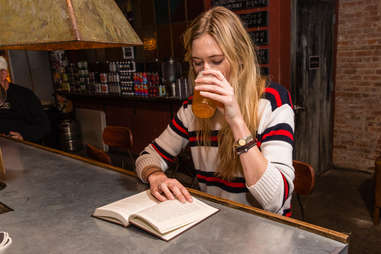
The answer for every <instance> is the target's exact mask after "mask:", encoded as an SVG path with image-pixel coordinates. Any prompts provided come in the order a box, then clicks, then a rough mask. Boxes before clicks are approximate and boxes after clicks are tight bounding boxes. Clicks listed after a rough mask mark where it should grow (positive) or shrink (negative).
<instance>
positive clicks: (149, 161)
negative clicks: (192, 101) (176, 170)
mask: <svg viewBox="0 0 381 254" xmlns="http://www.w3.org/2000/svg"><path fill="white" fill-rule="evenodd" d="M188 110H189V108H188V107H186V106H184V105H183V106H182V107H181V108H180V109H179V111H178V112H177V114H176V116H175V117H174V118H173V119H172V121H171V122H170V124H168V126H167V128H166V129H165V130H164V131H163V132H162V133H161V135H160V136H159V137H158V138H156V139H155V140H154V141H153V142H152V143H151V144H149V145H148V146H146V147H145V148H144V150H143V151H142V152H141V153H140V156H139V157H138V158H137V160H136V172H137V174H138V177H139V178H140V179H141V180H142V181H143V182H144V181H145V179H144V177H143V175H144V171H145V170H148V169H149V168H159V169H161V170H163V171H165V170H167V169H168V166H170V165H171V164H173V163H175V162H176V156H177V155H178V154H179V153H180V152H181V151H182V149H184V148H185V147H186V145H187V144H188V142H189V141H188V135H189V134H188V128H187V127H186V126H187V122H188V119H189V117H190V116H189V112H187V111H188Z"/></svg>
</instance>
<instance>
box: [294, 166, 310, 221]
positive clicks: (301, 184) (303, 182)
mask: <svg viewBox="0 0 381 254" xmlns="http://www.w3.org/2000/svg"><path fill="white" fill-rule="evenodd" d="M293 166H294V169H295V179H294V193H295V194H296V199H297V201H298V204H299V207H300V212H301V215H302V219H303V220H304V207H303V204H302V202H301V200H300V195H308V194H310V193H311V191H312V189H313V188H314V186H315V171H314V169H313V168H312V167H311V165H309V164H308V163H305V162H302V161H297V160H294V161H293Z"/></svg>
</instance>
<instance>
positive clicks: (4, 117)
mask: <svg viewBox="0 0 381 254" xmlns="http://www.w3.org/2000/svg"><path fill="white" fill-rule="evenodd" d="M7 77H8V64H7V61H6V60H5V58H4V57H3V56H0V85H1V87H2V88H3V89H1V93H0V96H1V95H2V94H4V95H5V96H6V97H5V96H3V97H5V98H3V100H2V99H1V98H0V133H1V134H5V135H9V136H10V137H12V138H15V139H19V140H28V141H31V142H41V140H42V138H44V137H45V136H46V135H47V134H48V133H49V130H50V127H49V120H48V117H47V116H46V114H45V112H44V111H43V110H42V108H41V103H40V100H39V99H38V98H37V96H36V95H35V94H34V93H33V92H32V91H31V90H30V89H28V88H25V87H22V86H19V85H16V84H12V83H9V82H8V80H7Z"/></svg>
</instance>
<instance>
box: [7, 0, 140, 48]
mask: <svg viewBox="0 0 381 254" xmlns="http://www.w3.org/2000/svg"><path fill="white" fill-rule="evenodd" d="M0 28H1V29H0V49H24V50H72V49H89V48H108V47H124V46H134V45H141V44H142V41H141V40H140V39H139V37H138V35H137V34H136V32H135V31H134V29H133V28H132V27H131V25H130V24H129V23H128V21H127V19H126V18H125V16H124V15H123V13H122V11H121V10H120V9H119V7H118V5H117V4H116V3H115V2H114V0H22V1H19V0H0Z"/></svg>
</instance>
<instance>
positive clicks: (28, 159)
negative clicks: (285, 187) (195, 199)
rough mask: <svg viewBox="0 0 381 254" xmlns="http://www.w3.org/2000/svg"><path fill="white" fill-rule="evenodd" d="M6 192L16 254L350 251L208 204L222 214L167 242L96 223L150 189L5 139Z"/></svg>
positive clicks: (1, 222)
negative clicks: (103, 211)
mask: <svg viewBox="0 0 381 254" xmlns="http://www.w3.org/2000/svg"><path fill="white" fill-rule="evenodd" d="M0 147H1V150H2V152H3V159H4V164H5V168H6V170H7V175H6V179H5V181H4V182H5V183H6V184H7V187H6V188H5V189H3V190H2V191H0V202H2V203H3V204H5V205H6V206H9V207H10V208H12V209H14V211H11V212H7V213H3V214H0V231H6V232H8V233H9V235H10V236H11V237H12V239H13V243H12V245H11V246H10V247H9V248H8V249H7V251H6V253H7V254H12V253H32V254H33V253H39V254H40V253H91V254H95V253H166V254H175V253H245V254H247V253H293V254H295V253H313V254H316V253H347V252H348V243H345V242H340V241H337V240H334V239H331V238H329V237H326V236H324V235H321V234H317V233H314V232H310V231H308V230H305V229H303V227H298V226H294V225H291V224H287V223H281V222H278V221H276V220H272V219H269V218H266V217H263V216H258V215H256V214H253V213H249V212H246V211H243V210H242V209H237V208H235V207H232V206H228V205H226V204H222V203H221V202H213V201H211V199H212V198H208V199H203V198H200V199H202V200H204V201H205V202H207V203H208V204H210V205H212V206H214V207H217V208H219V209H220V211H219V212H218V213H217V214H215V215H213V216H211V217H210V218H208V219H206V220H205V221H203V222H202V223H200V224H198V225H196V226H195V227H193V228H191V229H190V230H188V231H186V232H184V233H183V234H181V235H179V236H178V237H176V238H174V239H172V240H171V241H169V242H165V241H163V240H160V239H159V238H156V237H155V236H152V235H150V234H148V233H147V232H145V231H143V230H140V229H138V228H136V227H134V226H129V227H127V228H124V227H122V226H120V225H117V224H113V223H109V222H106V221H103V220H99V219H96V218H94V217H91V214H92V213H93V211H94V209H95V208H96V207H99V206H102V205H105V204H108V203H110V202H112V201H116V200H119V199H122V198H124V197H127V196H130V195H132V194H135V193H138V192H141V191H143V190H145V189H147V188H148V186H147V185H144V184H142V183H141V182H140V181H139V180H138V179H137V178H136V177H135V176H130V175H126V174H121V173H119V172H115V171H112V170H107V169H105V168H104V167H100V166H96V165H91V164H89V163H88V162H85V161H80V160H76V159H73V158H70V157H68V156H65V155H62V154H57V153H52V152H50V151H45V150H42V149H39V148H38V147H34V146H30V145H28V144H25V143H20V142H15V141H13V140H9V139H6V138H2V137H0Z"/></svg>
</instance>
